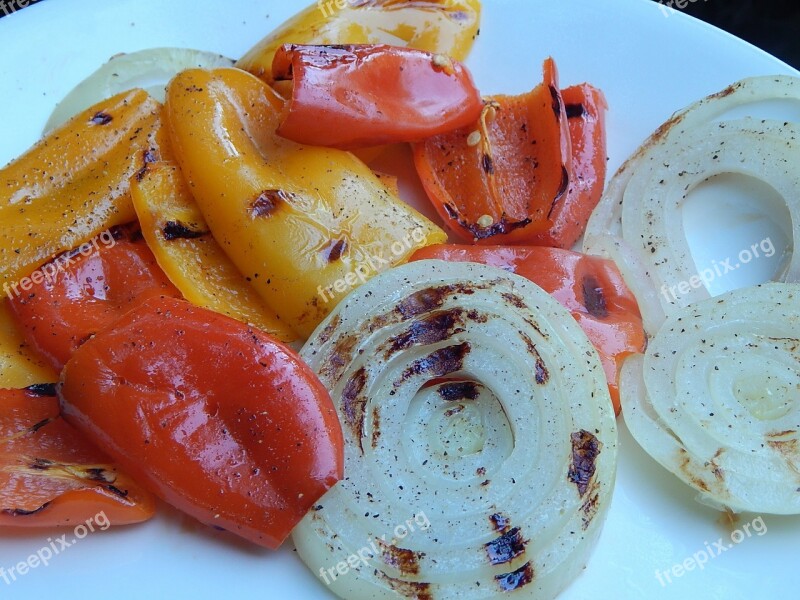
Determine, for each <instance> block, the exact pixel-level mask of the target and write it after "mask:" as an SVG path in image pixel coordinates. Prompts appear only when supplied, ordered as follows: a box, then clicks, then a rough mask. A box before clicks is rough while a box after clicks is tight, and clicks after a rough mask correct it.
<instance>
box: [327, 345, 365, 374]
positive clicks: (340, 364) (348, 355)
mask: <svg viewBox="0 0 800 600" xmlns="http://www.w3.org/2000/svg"><path fill="white" fill-rule="evenodd" d="M357 343H358V338H357V337H356V336H354V335H349V336H347V337H345V338H342V339H340V340H339V341H338V342H336V345H335V346H334V347H333V351H332V352H331V355H330V358H329V359H328V362H327V363H326V364H325V365H324V366H323V367H322V374H323V375H324V376H325V378H326V379H327V378H330V379H339V376H340V374H341V373H342V370H343V369H344V368H345V367H347V365H348V364H349V363H350V361H351V360H352V358H353V349H354V348H355V347H356V344H357Z"/></svg>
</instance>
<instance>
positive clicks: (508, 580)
mask: <svg viewBox="0 0 800 600" xmlns="http://www.w3.org/2000/svg"><path fill="white" fill-rule="evenodd" d="M494 578H495V581H497V584H498V585H499V586H500V589H501V590H503V591H504V592H513V591H514V590H518V589H519V588H521V587H522V586H525V585H528V584H529V583H530V582H531V581H533V567H532V566H531V563H529V562H528V563H525V564H524V565H522V566H521V567H520V568H519V569H517V570H516V571H513V572H511V573H506V574H505V575H495V576H494Z"/></svg>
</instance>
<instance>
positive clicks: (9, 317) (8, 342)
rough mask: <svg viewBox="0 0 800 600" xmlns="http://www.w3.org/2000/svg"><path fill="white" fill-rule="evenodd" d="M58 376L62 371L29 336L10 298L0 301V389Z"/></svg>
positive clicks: (32, 383)
mask: <svg viewBox="0 0 800 600" xmlns="http://www.w3.org/2000/svg"><path fill="white" fill-rule="evenodd" d="M57 380H58V371H56V370H55V369H53V368H52V366H51V365H50V364H49V363H48V362H47V361H46V360H45V359H44V357H43V356H41V355H40V354H39V353H38V352H37V351H36V350H35V349H34V348H33V347H32V346H31V344H30V342H28V341H27V340H26V339H25V336H24V333H23V331H22V329H21V328H20V326H19V324H18V323H17V321H16V318H15V317H14V313H13V312H11V306H10V304H9V301H8V300H7V299H6V298H3V300H2V301H0V389H9V390H11V389H21V388H24V387H28V386H29V385H34V384H37V383H47V382H50V381H57Z"/></svg>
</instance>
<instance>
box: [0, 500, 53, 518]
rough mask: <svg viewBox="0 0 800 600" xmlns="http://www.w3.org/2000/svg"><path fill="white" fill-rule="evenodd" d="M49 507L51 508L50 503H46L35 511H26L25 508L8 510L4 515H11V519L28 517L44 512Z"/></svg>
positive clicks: (5, 510) (4, 510) (4, 511)
mask: <svg viewBox="0 0 800 600" xmlns="http://www.w3.org/2000/svg"><path fill="white" fill-rule="evenodd" d="M48 506H50V503H49V502H45V503H44V504H42V505H41V506H40V507H38V508H34V509H33V510H25V509H24V508H6V509H3V511H2V513H3V514H4V515H9V516H10V517H27V516H29V515H35V514H36V513H38V512H41V511H43V510H44V509H45V508H47V507H48Z"/></svg>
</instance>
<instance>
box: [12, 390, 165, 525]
mask: <svg viewBox="0 0 800 600" xmlns="http://www.w3.org/2000/svg"><path fill="white" fill-rule="evenodd" d="M55 396H56V393H55V385H54V384H49V385H35V386H32V387H29V388H28V389H18V390H16V389H15V390H11V389H3V390H0V526H5V527H63V526H70V527H74V526H75V525H77V524H79V523H82V522H85V521H87V520H88V519H90V518H93V517H95V516H96V515H98V514H100V513H101V512H103V513H105V517H106V519H107V521H108V526H112V525H114V526H116V525H125V524H129V523H138V522H141V521H146V520H147V519H149V518H150V517H152V516H153V514H154V512H155V499H154V498H153V496H152V495H151V494H150V493H149V492H147V491H145V490H144V489H142V488H141V487H140V486H139V485H138V484H136V483H135V482H134V481H133V480H132V479H131V478H130V477H129V476H128V475H127V474H125V473H123V472H121V471H120V470H119V469H118V468H117V467H116V466H115V465H114V464H112V463H111V460H110V459H109V458H108V456H106V455H105V454H104V453H102V452H101V451H100V450H98V449H97V448H96V447H95V446H93V445H92V444H91V443H90V442H88V441H87V440H86V439H85V438H84V437H83V436H82V435H80V434H79V433H78V432H77V431H76V430H75V429H73V428H72V426H70V425H68V424H67V423H66V422H65V421H64V420H63V419H62V418H61V417H60V416H59V408H58V400H57V398H56V397H55ZM99 524H100V525H101V526H102V525H105V524H104V523H99Z"/></svg>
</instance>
